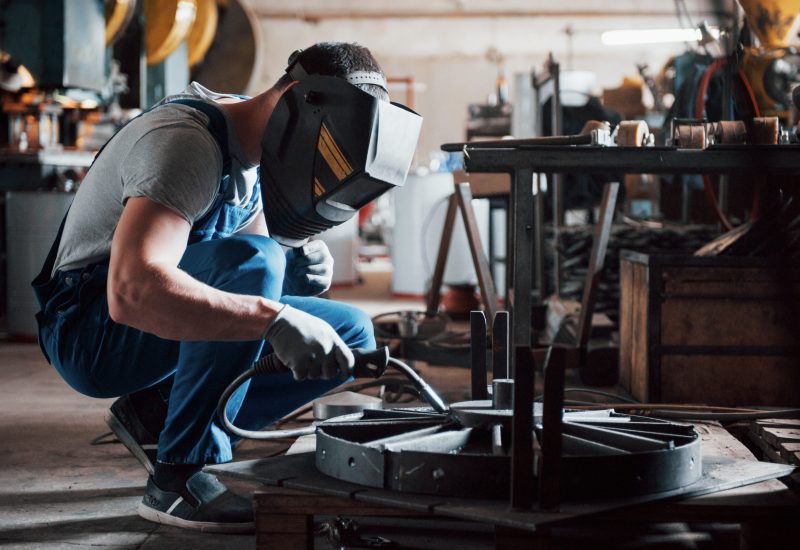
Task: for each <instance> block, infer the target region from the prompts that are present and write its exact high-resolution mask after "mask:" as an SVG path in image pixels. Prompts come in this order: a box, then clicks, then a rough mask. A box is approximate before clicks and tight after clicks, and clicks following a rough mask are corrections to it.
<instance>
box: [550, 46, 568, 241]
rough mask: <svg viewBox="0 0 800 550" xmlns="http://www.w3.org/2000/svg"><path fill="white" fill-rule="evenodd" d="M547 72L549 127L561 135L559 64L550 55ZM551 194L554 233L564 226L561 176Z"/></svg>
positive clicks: (554, 179) (555, 180)
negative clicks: (550, 94) (550, 85)
mask: <svg viewBox="0 0 800 550" xmlns="http://www.w3.org/2000/svg"><path fill="white" fill-rule="evenodd" d="M547 72H548V73H550V77H551V78H552V80H553V97H552V99H551V100H550V116H551V117H552V123H551V127H552V129H553V135H554V136H560V135H561V134H562V133H563V123H562V113H561V74H560V68H559V64H558V63H556V61H555V60H554V59H553V54H552V53H551V54H550V57H549V58H548V62H547ZM551 183H552V186H553V187H552V194H553V227H554V229H555V233H558V230H559V229H560V228H561V227H562V226H563V225H564V180H563V176H561V174H554V175H553V178H552V180H551Z"/></svg>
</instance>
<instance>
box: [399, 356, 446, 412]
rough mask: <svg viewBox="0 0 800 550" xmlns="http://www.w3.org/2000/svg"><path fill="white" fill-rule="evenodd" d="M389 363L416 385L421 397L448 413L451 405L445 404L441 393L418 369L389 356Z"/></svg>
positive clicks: (437, 408)
mask: <svg viewBox="0 0 800 550" xmlns="http://www.w3.org/2000/svg"><path fill="white" fill-rule="evenodd" d="M389 365H390V366H392V367H394V368H395V369H397V370H399V371H400V372H401V373H403V374H404V375H405V376H406V377H407V378H408V379H409V380H411V382H412V383H413V384H414V386H416V388H417V390H418V391H419V394H420V397H422V399H423V400H424V401H426V402H427V403H428V404H429V405H430V406H431V407H433V409H434V410H435V411H436V412H438V413H446V412H448V411H449V410H450V407H448V406H447V404H445V402H444V401H443V400H442V398H441V397H439V394H438V393H436V391H435V390H434V389H433V388H432V387H431V386H430V385H429V384H428V383H427V382H426V381H425V380H424V379H423V378H422V377H421V376H420V375H419V374H417V371H415V370H414V369H412V368H411V367H410V366H408V365H406V364H405V363H403V362H402V361H399V360H397V359H395V358H394V357H389Z"/></svg>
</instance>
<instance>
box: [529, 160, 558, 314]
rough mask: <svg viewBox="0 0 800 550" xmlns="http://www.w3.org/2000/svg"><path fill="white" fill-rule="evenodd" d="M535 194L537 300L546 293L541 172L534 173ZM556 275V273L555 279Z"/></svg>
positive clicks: (556, 263)
mask: <svg viewBox="0 0 800 550" xmlns="http://www.w3.org/2000/svg"><path fill="white" fill-rule="evenodd" d="M534 177H535V178H536V183H534V185H535V186H536V187H535V189H536V195H534V197H533V212H534V213H533V222H534V242H535V246H536V248H535V249H534V250H535V253H536V261H535V262H534V264H533V267H534V269H535V280H536V289H537V290H538V291H539V300H540V301H541V300H544V298H545V296H546V295H547V282H546V279H545V258H544V249H545V242H544V233H545V231H544V193H543V192H542V185H541V183H542V177H544V176H543V174H536V175H535V176H534ZM554 250H555V254H556V257H555V265H556V266H558V252H557V250H556V249H555V248H554ZM557 278H558V275H556V280H557Z"/></svg>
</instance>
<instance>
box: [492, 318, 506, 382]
mask: <svg viewBox="0 0 800 550" xmlns="http://www.w3.org/2000/svg"><path fill="white" fill-rule="evenodd" d="M508 321H509V315H508V312H507V311H498V312H497V313H495V315H494V322H493V323H492V378H493V379H495V380H500V379H503V378H508Z"/></svg>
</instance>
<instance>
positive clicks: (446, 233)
mask: <svg viewBox="0 0 800 550" xmlns="http://www.w3.org/2000/svg"><path fill="white" fill-rule="evenodd" d="M457 208H458V202H457V200H456V195H455V193H454V194H453V195H451V196H450V200H449V201H448V203H447V214H446V215H445V217H444V226H442V239H441V241H439V253H438V254H437V256H436V267H435V268H434V270H433V277H432V278H431V288H430V290H429V291H428V306H427V314H428V315H429V316H431V315H436V313H437V312H438V311H439V303H440V302H441V299H442V294H441V291H442V281H443V280H444V268H445V266H446V265H447V254H448V252H449V251H450V241H452V240H453V226H454V225H455V222H456V209H457Z"/></svg>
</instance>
